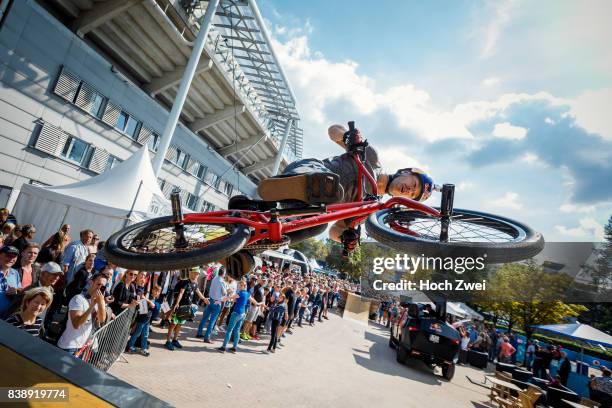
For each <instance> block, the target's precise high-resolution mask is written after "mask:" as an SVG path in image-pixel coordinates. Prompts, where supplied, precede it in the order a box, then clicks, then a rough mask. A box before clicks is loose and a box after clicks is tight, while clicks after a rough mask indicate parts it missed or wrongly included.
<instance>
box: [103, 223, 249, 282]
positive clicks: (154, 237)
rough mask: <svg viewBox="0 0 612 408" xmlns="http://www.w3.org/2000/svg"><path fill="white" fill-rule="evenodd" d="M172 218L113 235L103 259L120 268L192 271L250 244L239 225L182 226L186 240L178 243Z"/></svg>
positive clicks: (247, 235)
mask: <svg viewBox="0 0 612 408" xmlns="http://www.w3.org/2000/svg"><path fill="white" fill-rule="evenodd" d="M171 220H172V217H171V216H168V217H161V218H155V219H152V220H147V221H143V222H140V223H138V224H134V225H130V226H128V227H127V228H124V229H123V230H121V231H119V232H116V233H115V234H113V235H112V236H111V237H110V238H109V239H108V240H107V241H106V246H105V256H106V259H107V260H108V261H110V262H112V263H114V264H117V265H119V266H121V267H123V268H129V269H136V270H147V271H165V270H176V269H185V268H191V267H194V266H200V265H204V264H207V263H209V262H215V261H219V260H222V259H224V258H226V257H228V256H230V255H232V254H233V253H235V252H237V251H239V250H240V249H241V248H242V247H243V246H244V245H245V244H246V243H247V242H248V240H249V238H250V236H251V232H250V229H249V227H247V226H245V225H241V224H201V223H197V224H183V234H181V236H183V237H184V238H185V239H184V240H180V239H179V241H181V242H177V237H178V236H179V235H177V233H176V232H175V224H173V223H172V222H171Z"/></svg>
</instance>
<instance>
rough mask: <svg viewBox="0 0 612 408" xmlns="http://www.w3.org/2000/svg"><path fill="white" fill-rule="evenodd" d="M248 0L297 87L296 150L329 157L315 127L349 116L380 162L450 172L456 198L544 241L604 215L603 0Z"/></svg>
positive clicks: (611, 196)
mask: <svg viewBox="0 0 612 408" xmlns="http://www.w3.org/2000/svg"><path fill="white" fill-rule="evenodd" d="M258 4H259V7H260V9H261V11H262V14H263V15H264V17H265V18H266V20H267V21H268V23H269V26H270V28H271V32H272V35H273V37H274V39H275V49H276V50H277V52H278V54H279V56H280V58H281V60H282V63H283V66H284V68H285V69H286V71H287V74H288V76H289V79H290V81H291V84H292V86H293V88H294V90H295V93H296V95H297V98H298V105H299V110H300V114H301V117H302V121H301V126H302V127H303V128H304V131H305V132H304V134H305V140H304V148H305V156H306V157H308V156H312V157H319V158H322V157H326V156H330V155H334V154H338V153H339V152H340V151H339V148H338V147H336V146H334V145H333V144H331V142H327V140H326V137H327V136H326V129H327V127H328V126H329V125H330V124H332V123H337V122H340V123H344V122H346V121H348V120H355V121H357V124H358V127H360V128H361V129H362V131H363V132H364V134H365V135H366V136H367V137H368V139H369V140H370V142H371V143H372V144H373V145H374V146H376V147H377V148H378V150H379V154H380V156H381V161H382V163H383V166H384V167H385V168H386V169H388V170H389V171H392V170H394V169H395V168H397V167H400V166H401V167H408V166H412V165H417V166H421V167H424V168H426V169H427V170H429V171H430V172H431V173H432V175H433V176H434V179H435V180H436V182H439V183H442V182H453V183H455V184H456V185H457V186H458V192H457V196H456V200H457V206H463V207H466V208H473V209H479V210H484V211H489V212H494V213H500V214H503V215H506V216H509V217H514V218H517V219H519V220H521V221H525V222H527V223H529V224H530V225H532V226H533V227H534V228H536V229H538V230H539V231H541V232H542V233H543V234H544V236H545V238H546V239H547V240H548V241H587V240H594V239H598V238H600V237H601V234H602V226H603V224H605V222H606V220H607V219H608V217H609V216H610V215H611V214H612V164H611V163H612V115H611V114H610V111H611V108H612V48H611V47H610V45H609V39H610V38H612V29H611V28H610V27H609V26H610V25H609V24H608V22H607V20H606V18H607V16H610V15H612V3H611V2H606V1H601V2H597V1H591V2H580V3H578V2H566V1H554V2H552V1H541V2H528V1H518V0H515V1H495V2H488V1H470V2H467V1H447V2H441V1H429V2H421V1H419V2H417V1H400V2H398V1H394V2H391V1H389V2H386V1H378V2H375V3H373V2H355V1H344V0H343V1H339V0H334V1H322V0H310V1H308V2H304V1H289V0H260V1H259V2H258ZM374 5H375V7H373V6H374ZM431 204H434V202H432V203H431Z"/></svg>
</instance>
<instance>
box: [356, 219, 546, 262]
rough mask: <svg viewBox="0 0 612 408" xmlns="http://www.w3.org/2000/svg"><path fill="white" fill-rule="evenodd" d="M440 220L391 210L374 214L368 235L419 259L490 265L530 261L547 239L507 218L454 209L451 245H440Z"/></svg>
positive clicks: (449, 242) (451, 225) (367, 226)
mask: <svg viewBox="0 0 612 408" xmlns="http://www.w3.org/2000/svg"><path fill="white" fill-rule="evenodd" d="M440 227H441V220H440V218H436V217H432V216H430V215H427V214H423V213H421V212H418V211H414V210H408V209H405V208H404V209H401V208H391V209H387V210H382V211H378V212H377V213H374V214H372V215H371V216H370V217H369V218H368V220H367V221H366V231H367V232H368V234H369V235H371V236H372V237H373V238H374V239H376V240H377V241H379V242H381V243H383V244H386V245H388V246H390V247H391V248H394V249H396V250H398V251H403V252H405V253H407V254H413V255H416V256H419V255H423V256H432V257H433V256H442V257H446V256H450V257H485V258H486V262H487V263H505V262H516V261H520V260H523V259H527V258H531V257H533V256H535V255H536V254H538V253H539V252H540V251H541V250H542V248H543V247H544V239H543V237H542V235H541V234H540V233H538V232H535V231H533V230H532V229H531V228H529V227H528V226H527V225H525V224H522V223H519V222H516V221H513V220H511V219H508V218H504V217H500V216H497V215H493V214H486V213H482V212H477V211H471V210H460V209H454V210H453V215H452V216H451V224H450V229H449V239H448V241H445V242H441V241H440Z"/></svg>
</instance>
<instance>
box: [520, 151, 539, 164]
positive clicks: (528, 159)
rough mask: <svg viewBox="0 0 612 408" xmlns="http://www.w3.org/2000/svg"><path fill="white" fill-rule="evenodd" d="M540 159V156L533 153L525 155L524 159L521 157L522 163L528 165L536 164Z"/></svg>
mask: <svg viewBox="0 0 612 408" xmlns="http://www.w3.org/2000/svg"><path fill="white" fill-rule="evenodd" d="M539 159H540V158H539V157H538V155H536V154H533V153H525V155H524V156H523V157H521V161H522V162H525V163H527V164H534V163H536V162H537V161H538V160H539Z"/></svg>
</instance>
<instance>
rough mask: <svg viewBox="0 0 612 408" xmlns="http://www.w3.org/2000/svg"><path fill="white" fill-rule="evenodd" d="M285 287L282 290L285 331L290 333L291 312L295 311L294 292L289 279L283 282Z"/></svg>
mask: <svg viewBox="0 0 612 408" xmlns="http://www.w3.org/2000/svg"><path fill="white" fill-rule="evenodd" d="M285 283H286V284H287V286H286V287H285V288H284V289H283V294H284V295H285V298H286V299H287V315H288V318H287V325H286V327H287V331H288V332H289V333H291V323H293V312H294V309H295V292H294V291H293V287H292V285H293V281H292V280H291V279H287V280H286V281H285Z"/></svg>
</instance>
